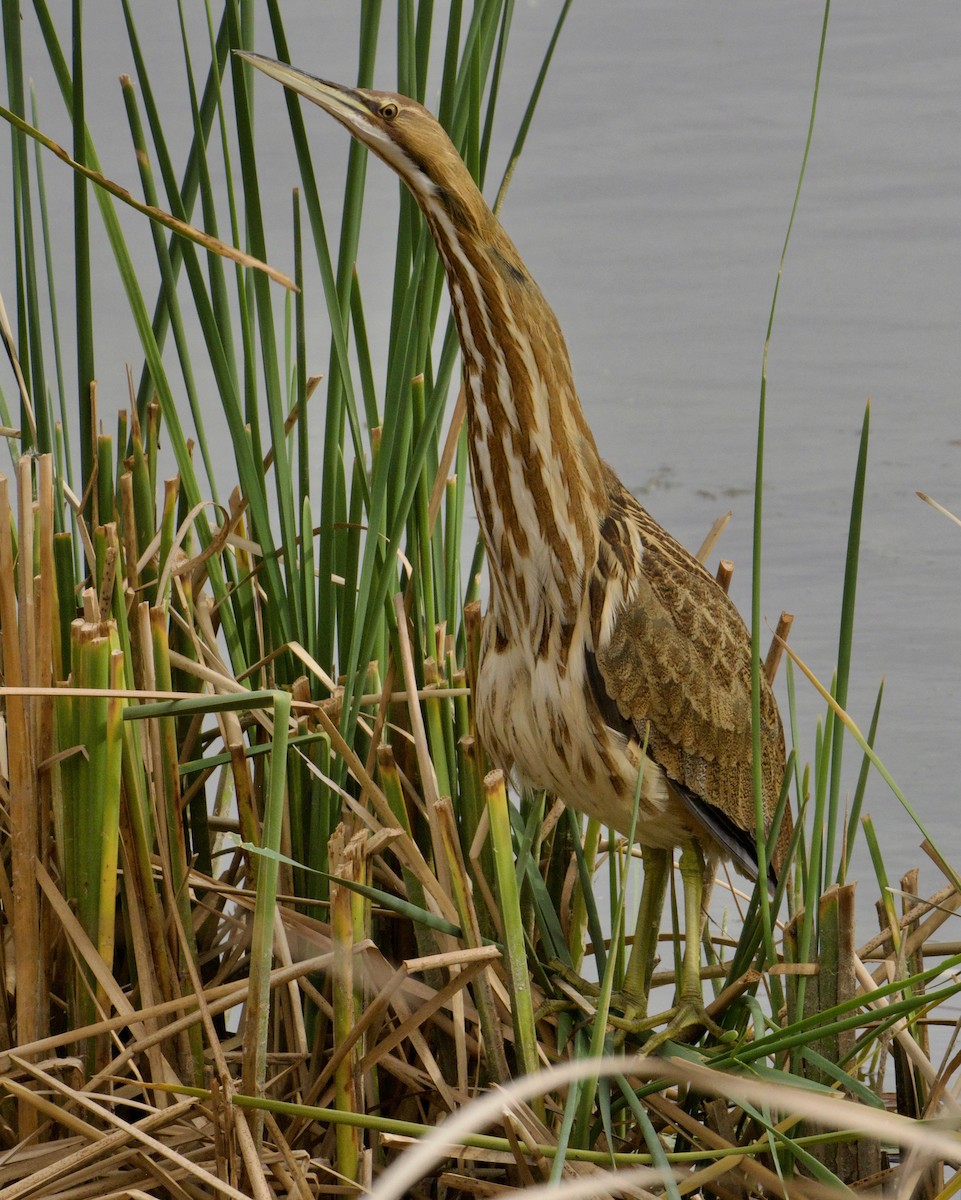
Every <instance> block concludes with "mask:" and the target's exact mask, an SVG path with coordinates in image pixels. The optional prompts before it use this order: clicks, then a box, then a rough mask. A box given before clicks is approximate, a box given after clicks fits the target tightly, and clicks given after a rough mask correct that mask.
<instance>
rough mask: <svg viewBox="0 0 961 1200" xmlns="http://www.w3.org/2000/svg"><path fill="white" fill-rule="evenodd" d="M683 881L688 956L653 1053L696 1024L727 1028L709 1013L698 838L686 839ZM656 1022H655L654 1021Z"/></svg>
mask: <svg viewBox="0 0 961 1200" xmlns="http://www.w3.org/2000/svg"><path fill="white" fill-rule="evenodd" d="M680 869H681V884H682V886H683V888H684V957H683V959H682V961H681V979H680V987H679V988H678V991H677V996H676V1002H675V1006H674V1008H673V1010H672V1011H671V1012H670V1013H669V1014H666V1015H668V1016H669V1018H670V1019H669V1021H668V1023H667V1026H666V1027H665V1028H664V1029H662V1030H661V1032H660V1033H658V1034H656V1035H655V1036H654V1037H653V1038H650V1039H649V1040H648V1041H647V1042H646V1043H645V1046H644V1049H645V1051H646V1052H647V1053H652V1052H653V1051H654V1050H656V1049H657V1048H658V1046H661V1045H662V1044H663V1043H664V1042H668V1041H671V1040H672V1039H673V1038H676V1037H677V1035H678V1034H679V1033H681V1032H682V1030H684V1029H688V1028H690V1027H691V1026H692V1025H703V1026H705V1027H706V1028H707V1029H709V1030H710V1031H711V1033H713V1034H714V1036H715V1037H723V1036H724V1031H723V1030H722V1029H721V1027H720V1026H719V1025H718V1024H717V1023H716V1022H715V1021H714V1020H712V1019H711V1017H709V1016H708V1014H707V1010H706V1009H705V1007H704V992H703V990H702V987H701V937H700V933H701V896H702V892H703V885H704V856H703V854H702V853H701V850H700V848H699V847H698V845H697V843H696V842H694V841H689V842H686V843H685V845H684V848H683V850H682V851H681V861H680ZM651 1024H653V1022H652V1023H651Z"/></svg>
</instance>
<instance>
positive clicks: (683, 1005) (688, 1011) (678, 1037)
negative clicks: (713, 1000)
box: [635, 996, 731, 1054]
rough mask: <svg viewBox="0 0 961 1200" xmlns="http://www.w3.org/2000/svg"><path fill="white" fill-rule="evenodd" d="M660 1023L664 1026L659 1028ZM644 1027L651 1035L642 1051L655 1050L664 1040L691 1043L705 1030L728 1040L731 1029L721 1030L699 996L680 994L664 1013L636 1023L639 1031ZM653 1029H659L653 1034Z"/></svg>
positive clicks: (718, 1038)
mask: <svg viewBox="0 0 961 1200" xmlns="http://www.w3.org/2000/svg"><path fill="white" fill-rule="evenodd" d="M665 1021H666V1022H667V1024H666V1025H664V1022H665ZM661 1025H664V1028H663V1029H659V1026H661ZM646 1029H649V1030H651V1031H652V1034H651V1036H650V1037H649V1038H648V1039H647V1041H646V1042H645V1043H644V1053H645V1054H654V1053H656V1052H657V1051H658V1050H659V1049H660V1048H661V1046H663V1045H664V1044H665V1043H666V1042H692V1041H694V1039H695V1038H696V1037H697V1036H698V1034H699V1033H700V1032H701V1030H704V1029H706V1030H707V1031H708V1033H710V1034H711V1035H712V1037H714V1038H716V1039H717V1040H718V1041H728V1040H729V1038H730V1037H731V1033H730V1031H729V1030H726V1029H722V1028H721V1026H720V1025H718V1023H717V1022H716V1021H715V1020H714V1018H713V1017H712V1016H711V1014H710V1013H709V1012H708V1011H707V1009H706V1008H705V1007H704V1000H703V998H702V997H701V996H682V997H681V998H680V1000H679V1001H678V1003H677V1004H676V1005H675V1006H674V1007H673V1008H670V1009H668V1010H667V1012H664V1013H661V1014H660V1015H659V1016H656V1017H647V1018H646V1019H645V1020H643V1021H641V1022H639V1023H638V1024H637V1025H635V1030H636V1032H638V1033H640V1032H643V1031H644V1030H646ZM654 1030H658V1032H657V1033H654V1032H653V1031H654Z"/></svg>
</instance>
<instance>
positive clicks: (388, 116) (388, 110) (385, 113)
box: [380, 100, 397, 121]
mask: <svg viewBox="0 0 961 1200" xmlns="http://www.w3.org/2000/svg"><path fill="white" fill-rule="evenodd" d="M380 115H381V116H382V117H383V118H384V120H385V121H393V119H394V117H396V116H397V105H396V104H395V103H394V102H393V100H388V101H387V103H386V104H382V105H381V106H380Z"/></svg>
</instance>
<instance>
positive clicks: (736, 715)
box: [593, 472, 791, 872]
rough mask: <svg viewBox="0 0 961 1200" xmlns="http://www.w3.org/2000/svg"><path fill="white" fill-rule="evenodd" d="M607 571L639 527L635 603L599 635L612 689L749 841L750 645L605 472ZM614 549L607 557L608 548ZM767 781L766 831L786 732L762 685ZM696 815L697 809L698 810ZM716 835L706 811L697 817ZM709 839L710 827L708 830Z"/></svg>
mask: <svg viewBox="0 0 961 1200" xmlns="http://www.w3.org/2000/svg"><path fill="white" fill-rule="evenodd" d="M608 485H609V500H610V504H609V512H608V514H607V515H606V518H605V520H604V521H603V522H602V526H601V528H602V532H603V542H602V552H601V558H600V561H599V569H600V570H602V571H604V572H605V573H608V575H609V578H608V585H610V583H611V582H612V579H611V574H613V575H614V576H616V574H617V571H618V563H619V561H621V560H622V559H623V546H624V545H629V544H630V541H631V538H630V533H629V531H628V527H629V526H631V525H632V526H633V527H634V529H635V530H636V531H637V533H638V534H639V535H640V539H641V542H642V545H643V552H642V555H641V559H640V562H639V563H637V564H634V572H633V577H634V581H635V585H636V593H635V596H634V599H633V600H631V601H630V602H629V603H627V604H626V605H625V606H624V607H623V609H622V610H621V611H620V612H619V613H618V614H617V615H616V617H615V619H614V622H613V625H612V627H611V629H610V632H609V635H608V636H607V637H606V638H605V637H604V632H603V630H602V629H600V628H599V627H595V628H594V630H593V632H594V637H595V648H596V649H595V654H596V659H597V668H598V671H599V673H600V676H601V678H602V679H603V682H604V686H605V687H606V689H607V692H608V694H609V696H610V697H611V699H612V700H613V701H614V703H615V704H616V705H617V708H618V710H619V712H620V713H621V715H622V717H624V718H625V719H627V720H629V721H630V722H631V723H632V725H633V727H634V729H635V730H636V735H637V737H638V738H639V739H640V740H642V741H643V739H644V738H645V737H646V738H647V742H648V753H649V755H650V757H651V758H653V759H654V761H655V762H657V763H658V764H659V765H660V766H661V767H663V769H664V771H665V772H666V774H667V775H668V777H669V779H671V780H672V781H674V782H676V783H677V784H680V785H681V787H682V788H683V789H685V790H686V791H687V792H689V793H691V794H692V795H693V797H695V798H699V799H700V800H702V801H704V802H706V804H707V805H709V806H711V808H714V809H718V810H720V811H721V812H723V813H724V814H725V816H726V817H727V818H728V819H729V820H730V821H731V822H732V823H733V824H734V826H736V827H737V828H738V829H740V830H741V831H743V832H744V833H746V834H749V835H750V836H752V837H753V834H754V830H755V815H754V790H753V778H752V771H751V759H752V742H751V640H750V635H749V633H748V630H747V628H746V627H745V624H744V622H743V620H742V619H741V616H740V614H739V613H738V611H737V609H736V608H735V606H734V604H733V603H732V602H731V600H730V599H729V598H728V596H727V595H726V594H725V592H724V591H723V590H722V589H721V588H720V587H719V586H718V585H717V583H716V582H715V581H714V579H712V578H711V576H710V575H709V574H708V572H707V571H706V570H705V569H704V568H703V567H702V566H701V564H700V563H699V562H698V561H697V560H696V559H695V558H694V557H693V555H691V554H689V553H688V551H687V550H685V549H684V547H683V546H681V545H680V544H679V543H678V542H676V541H675V540H674V539H673V538H672V537H671V536H670V535H669V534H668V533H666V532H665V531H664V530H663V529H662V528H661V527H660V526H659V525H658V524H657V522H655V521H654V520H653V519H652V518H651V516H650V515H649V514H648V513H647V512H646V511H645V509H644V508H642V507H641V505H640V504H639V503H638V502H637V501H636V500H635V499H634V497H633V496H632V495H631V494H630V493H629V492H627V491H626V489H625V488H624V487H623V486H622V485H621V483H620V482H619V480H618V479H617V478H616V476H615V475H614V473H613V472H609V474H608ZM605 548H606V549H605ZM761 758H762V763H761V774H762V785H763V801H764V814H765V827H766V829H769V827H770V823H771V819H772V817H773V815H774V810H775V808H776V806H777V800H778V795H779V793H780V788H781V781H782V778H783V775H784V732H783V729H782V727H781V718H780V715H779V713H778V709H777V703H776V701H775V699H774V695H773V693H772V691H771V689H770V687H769V686H768V684H767V682H766V680H765V679H764V678H763V676H762V680H761ZM693 810H694V811H696V805H695V806H693ZM699 815H700V818H701V822H702V823H703V824H705V825H707V826H708V827H710V816H711V814H710V811H709V810H704V811H702V812H701V813H700V814H699ZM709 831H710V830H709ZM790 833H791V818H790V813H787V812H786V813H785V816H784V819H783V821H782V823H781V829H780V833H779V836H778V840H777V847H776V851H775V854H774V856H773V864H772V865H773V866H774V869H775V870H776V871H778V872H779V871H780V870H781V868H782V866H783V863H784V860H785V856H786V852H787V848H788V842H789V839H790Z"/></svg>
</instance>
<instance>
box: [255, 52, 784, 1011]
mask: <svg viewBox="0 0 961 1200" xmlns="http://www.w3.org/2000/svg"><path fill="white" fill-rule="evenodd" d="M242 57H243V58H245V59H246V60H247V61H248V62H250V63H251V64H252V65H254V66H256V67H258V68H259V69H260V70H262V71H264V72H265V73H266V74H268V75H270V76H272V77H273V78H275V79H277V80H279V81H280V82H281V83H282V84H284V85H285V86H286V87H289V88H291V89H292V90H294V91H297V92H299V93H300V94H301V95H303V96H305V97H306V98H307V99H309V100H312V101H313V102H314V103H315V104H317V105H319V106H320V107H321V108H323V109H324V110H325V111H326V112H328V113H330V115H331V116H333V117H334V118H336V119H337V120H338V121H339V122H340V123H341V124H342V125H344V126H346V128H347V129H348V130H349V131H350V133H351V134H352V135H353V136H354V137H355V138H357V139H358V140H359V141H361V142H362V143H363V144H364V145H366V146H367V147H368V148H369V149H371V150H372V151H373V152H374V153H375V154H377V155H378V156H379V157H380V158H381V159H383V160H384V161H385V162H386V163H387V164H388V166H390V167H392V168H393V169H394V171H396V173H397V174H398V175H399V176H400V177H401V179H402V180H403V181H404V183H405V184H406V185H407V186H408V188H409V189H410V191H411V193H412V194H413V196H414V198H415V200H416V201H417V203H418V205H419V206H420V209H421V211H422V212H423V214H424V217H425V218H426V220H427V223H428V226H429V228H430V231H431V233H432V235H433V238H434V242H435V243H436V245H437V249H438V251H439V253H440V256H441V260H442V262H443V264H444V268H445V271H446V274H447V281H448V286H449V289H450V296H451V304H452V307H453V312H454V318H455V320H456V322H457V328H458V332H459V335H460V342H461V350H462V357H463V372H464V384H465V390H466V395H467V424H468V439H469V447H470V462H471V478H472V483H473V490H474V498H475V504H476V508H477V515H478V519H479V521H480V525H481V530H482V533H483V537H484V541H485V543H486V546H487V551H488V560H489V564H490V574H491V601H490V608H489V611H488V613H487V616H486V618H485V626H484V638H483V647H482V658H481V666H480V672H479V678H478V682H477V695H476V698H475V700H476V713H477V721H478V727H479V730H480V733H481V737H482V738H483V740H484V742H485V744H486V746H487V748H488V751H489V752H490V754H491V757H492V759H493V760H494V761H495V762H496V763H497V764H498V765H500V766H502V767H504V768H506V769H513V770H514V771H515V772H516V773H517V775H518V776H519V777H520V779H521V780H522V781H523V782H525V783H527V784H530V785H532V786H535V787H544V788H547V789H549V790H550V791H552V792H555V793H556V794H557V795H558V796H560V797H561V798H562V799H563V800H564V801H566V802H567V803H568V804H570V805H572V806H573V807H575V808H578V809H580V810H582V811H584V812H587V813H589V814H590V815H592V816H595V817H597V818H599V819H600V820H602V821H604V822H605V823H606V824H608V825H610V826H613V827H614V828H615V829H617V830H619V831H621V832H622V833H626V832H628V830H629V828H630V826H631V819H632V812H633V802H634V796H635V792H636V791H637V780H638V773H639V770H640V769H641V765H642V762H641V760H642V758H643V757H644V752H643V747H644V745H645V744H646V747H647V755H646V759H645V761H644V763H643V775H642V786H641V789H640V807H639V812H638V817H637V827H636V833H637V837H638V840H639V841H640V842H641V844H642V845H643V846H644V848H645V893H644V895H643V896H642V912H641V919H642V921H646V922H647V923H648V924H649V925H650V924H652V923H654V922H655V921H656V920H657V917H656V913H658V912H659V902H660V898H659V897H658V896H657V894H656V893H657V891H658V889H660V896H661V897H662V896H663V880H664V878H666V859H665V855H666V853H667V851H669V850H670V849H671V848H672V847H674V846H678V845H679V846H681V847H682V848H683V853H682V858H681V869H682V876H683V880H684V884H685V893H686V904H685V908H686V918H687V922H688V926H687V927H688V929H691V928H692V923H694V924H697V923H698V922H699V913H700V878H701V869H702V867H703V859H704V858H706V859H707V860H708V862H709V863H713V862H715V861H716V860H717V859H719V858H721V857H733V858H734V859H735V861H736V862H737V864H738V866H739V867H740V868H741V869H742V870H744V871H746V872H747V873H749V874H751V873H753V874H755V875H756V873H757V849H756V844H755V812H754V796H753V785H752V769H751V760H752V739H751V644H750V638H749V636H748V632H747V630H746V628H745V626H744V623H743V621H742V620H741V618H740V616H739V614H738V613H737V610H736V609H735V608H734V606H733V604H732V603H731V602H730V600H729V599H728V597H727V596H726V594H725V593H724V592H723V591H722V590H721V588H720V587H718V585H717V584H716V583H715V581H714V580H713V579H712V578H711V576H710V575H709V574H708V573H707V572H706V571H705V570H704V568H703V567H702V566H701V565H700V563H698V562H697V561H696V559H694V558H693V557H692V556H691V555H690V554H689V553H688V552H687V551H686V550H685V549H684V548H683V547H682V546H680V545H679V544H678V543H677V542H675V541H674V539H673V538H671V537H670V535H669V534H667V533H666V532H665V531H664V530H663V529H662V528H661V527H660V526H659V525H658V524H657V523H656V522H655V521H654V520H653V518H652V517H651V516H650V515H649V514H648V513H647V512H646V511H645V510H644V509H643V508H642V507H641V505H640V504H639V503H638V502H637V501H636V500H635V499H634V497H633V496H632V495H631V494H630V493H629V492H628V491H627V490H626V489H625V488H624V486H623V485H622V484H621V482H620V480H619V479H618V478H617V476H616V475H615V474H614V472H613V471H612V470H611V469H610V468H609V467H608V466H607V465H606V464H605V463H603V462H602V461H601V458H600V456H599V454H598V451H597V447H596V445H595V443H594V438H593V435H592V434H591V431H590V428H589V427H588V425H587V422H586V420H585V418H584V414H583V412H582V410H581V406H580V403H579V401H578V397H577V393H576V391H575V388H574V381H573V376H572V372H571V367H570V362H569V359H568V353H567V347H566V344H565V342H564V336H563V334H562V333H561V330H560V327H559V326H558V323H557V319H556V317H555V315H554V313H553V311H552V309H551V307H550V305H549V304H548V303H547V301H546V300H545V299H544V297H543V295H542V294H541V292H540V290H539V288H538V287H537V284H536V283H535V282H534V281H533V279H532V278H531V277H530V275H529V274H528V271H527V269H526V267H525V266H524V263H523V262H522V260H521V258H520V256H519V254H518V253H517V250H516V249H515V247H514V245H513V243H512V242H511V241H510V239H509V238H508V236H507V234H506V233H505V232H504V230H503V228H502V226H501V224H500V222H499V221H498V220H497V218H496V217H495V216H494V214H493V213H492V212H491V210H490V209H489V208H488V206H487V204H486V202H485V201H484V199H483V197H482V196H481V194H480V192H479V191H478V189H477V187H476V186H475V184H474V182H473V180H472V179H471V176H470V173H469V172H468V170H467V168H466V166H465V165H464V163H463V162H462V161H461V159H460V157H459V155H458V154H457V151H456V150H455V149H454V146H453V145H452V143H451V142H450V140H449V138H448V137H447V134H446V133H445V132H444V131H443V129H442V128H441V127H440V125H439V124H438V123H437V121H436V120H435V119H434V118H433V117H432V116H431V115H430V113H428V112H427V111H426V109H424V108H422V107H421V106H420V105H419V104H417V103H416V102H414V101H413V100H409V99H407V98H406V97H403V96H397V95H392V94H390V93H386V92H374V91H367V90H361V89H352V88H347V87H342V86H341V85H339V84H334V83H328V82H325V81H324V80H320V79H316V78H314V77H313V76H310V75H306V74H304V73H303V72H301V71H298V70H295V69H294V68H292V67H289V66H287V65H285V64H283V63H276V62H274V61H273V60H271V59H264V58H261V57H260V56H258V55H248V54H244V55H242ZM761 725H762V729H761V733H762V779H763V808H764V815H765V832H767V830H768V828H769V826H770V823H771V820H772V817H773V814H774V810H775V807H776V803H777V798H778V792H779V788H780V784H781V776H782V774H783V770H784V737H783V732H782V728H781V721H780V717H779V715H778V710H777V705H776V703H775V700H774V697H773V694H772V693H771V690H770V688H769V687H768V686H767V683H766V682H764V681H763V680H762V697H761ZM790 828H791V821H790V816H789V815H788V814H785V818H784V820H783V822H782V825H781V828H780V831H779V834H778V837H777V841H776V847H775V851H774V854H773V862H772V864H771V865H772V878H773V877H774V874H775V873H776V872H777V871H779V870H780V869H781V867H782V866H783V864H784V862H785V857H786V852H787V847H788V842H789V836H790ZM639 933H640V934H641V936H640V937H639V938H638V939H637V941H636V943H635V950H636V953H635V955H634V956H633V961H632V968H631V973H630V974H631V979H632V982H633V983H634V985H636V986H637V987H638V988H639V989H642V990H643V989H646V987H647V985H648V984H649V981H650V972H651V968H652V964H653V951H654V942H655V940H656V933H657V930H656V928H653V929H652V928H646V929H640V928H639ZM684 962H685V969H684V979H683V982H682V986H681V988H680V1000H681V1009H682V1011H681V1013H680V1015H679V1017H678V1019H677V1020H676V1021H675V1022H674V1023H673V1024H672V1026H671V1029H672V1030H675V1029H677V1028H679V1027H680V1026H681V1025H683V1024H687V1023H690V1022H692V1021H693V1020H695V1019H697V1018H698V1017H699V1016H700V1015H701V1014H703V999H702V996H701V988H700V979H699V949H698V938H697V936H694V937H688V938H687V940H686V951H685V959H684Z"/></svg>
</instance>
